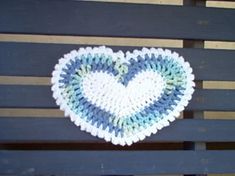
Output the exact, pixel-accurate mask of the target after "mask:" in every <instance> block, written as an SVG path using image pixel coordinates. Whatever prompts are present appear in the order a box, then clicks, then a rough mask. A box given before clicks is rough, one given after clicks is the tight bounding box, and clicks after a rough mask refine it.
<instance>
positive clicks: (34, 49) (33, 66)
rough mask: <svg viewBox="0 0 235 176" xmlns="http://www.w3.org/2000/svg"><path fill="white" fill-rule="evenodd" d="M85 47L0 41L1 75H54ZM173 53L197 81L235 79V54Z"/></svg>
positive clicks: (195, 50)
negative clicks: (67, 57)
mask: <svg viewBox="0 0 235 176" xmlns="http://www.w3.org/2000/svg"><path fill="white" fill-rule="evenodd" d="M82 46H83V45H68V44H35V43H34V44H33V43H9V42H0V75H18V76H51V72H52V71H53V68H54V65H55V64H56V63H57V62H58V59H59V58H60V57H62V56H63V55H64V54H66V53H68V52H70V51H71V50H73V49H78V48H79V47H82ZM112 48H113V50H114V51H118V50H123V51H124V52H125V51H127V50H130V51H132V50H133V49H135V47H117V46H112ZM171 50H173V51H177V52H178V53H180V55H182V56H184V58H185V60H187V61H188V62H189V63H190V64H191V66H192V68H193V71H194V74H195V77H196V79H197V80H228V81H232V80H235V77H234V75H235V69H234V65H235V59H234V55H235V51H231V50H230V51H228V50H205V49H189V48H188V49H186V48H184V49H179V48H177V49H176V48H172V49H171ZM42 68H43V69H42ZM218 71H219V73H220V74H218Z"/></svg>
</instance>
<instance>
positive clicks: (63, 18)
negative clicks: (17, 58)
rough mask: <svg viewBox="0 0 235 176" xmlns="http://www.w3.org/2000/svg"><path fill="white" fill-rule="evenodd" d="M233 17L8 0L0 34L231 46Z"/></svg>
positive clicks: (0, 10) (0, 15)
mask: <svg viewBox="0 0 235 176" xmlns="http://www.w3.org/2000/svg"><path fill="white" fill-rule="evenodd" d="M234 17H235V11H234V10H230V9H216V8H204V7H202V8H199V7H189V6H188V7H180V6H164V5H149V4H148V5H146V4H127V3H107V2H87V1H85V2H84V1H83V2H81V1H72V0H71V1H39V0H36V1H35V0H27V1H26V2H25V3H21V2H20V1H17V0H12V1H2V2H1V5H0V22H1V26H0V32H1V33H24V34H57V35H81V36H84V35H85V36H116V37H147V38H156V37H157V38H175V39H204V40H228V41H233V40H235V33H234V30H233V29H234V27H235V21H234ZM224 19H226V20H224Z"/></svg>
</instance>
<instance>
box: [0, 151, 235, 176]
mask: <svg viewBox="0 0 235 176" xmlns="http://www.w3.org/2000/svg"><path fill="white" fill-rule="evenodd" d="M182 156H183V157H182ZM234 163H235V151H233V150H232V151H0V173H1V174H17V175H44V174H46V175H57V174H58V175H85V174H87V175H88V174H99V175H134V174H207V173H234V172H235V167H234Z"/></svg>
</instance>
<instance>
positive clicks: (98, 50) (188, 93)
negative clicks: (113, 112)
mask: <svg viewBox="0 0 235 176" xmlns="http://www.w3.org/2000/svg"><path fill="white" fill-rule="evenodd" d="M87 54H91V55H94V54H100V55H101V54H105V55H111V56H112V58H113V60H116V59H117V58H120V59H121V62H122V63H129V60H130V58H133V59H135V58H137V56H138V55H140V56H142V57H143V56H145V55H146V54H147V55H149V56H151V54H154V55H155V56H156V57H157V56H158V55H163V56H169V57H170V58H174V59H175V60H176V61H177V62H179V63H180V64H181V65H182V66H183V68H184V70H185V72H186V75H187V79H188V80H187V86H186V90H185V94H184V95H183V96H182V97H181V100H180V101H179V102H178V105H177V106H175V107H174V110H173V111H170V113H169V115H168V116H165V118H164V119H162V120H160V121H159V122H158V123H155V124H154V125H152V126H151V127H149V128H147V129H143V130H142V131H140V132H137V133H136V134H135V135H132V136H131V137H120V136H119V137H116V136H115V134H114V132H113V133H109V132H108V129H107V128H106V129H105V130H103V129H102V126H100V127H99V128H97V127H95V126H93V125H91V124H90V123H87V122H86V121H84V120H83V119H82V118H81V116H79V115H76V114H75V113H74V112H73V111H71V110H70V108H69V107H68V106H67V104H66V103H65V102H64V101H63V98H62V96H61V89H60V88H59V86H60V85H61V83H59V77H60V74H61V73H63V71H62V68H64V67H66V63H68V62H69V61H70V60H74V59H75V56H80V55H87ZM193 80H194V75H193V73H192V68H191V67H190V64H189V63H188V62H185V61H184V58H183V57H182V56H179V54H178V53H176V52H172V51H171V50H168V49H165V50H164V49H162V48H157V49H156V48H150V49H148V48H145V47H143V48H142V50H134V51H133V52H130V51H127V52H126V53H125V54H124V53H123V52H122V51H118V52H115V53H114V52H113V50H112V49H111V48H108V47H105V46H100V47H93V48H91V47H86V48H79V50H72V51H71V52H70V53H67V54H65V55H64V57H62V58H60V59H59V62H58V63H57V64H56V65H55V67H54V71H53V72H52V78H51V83H52V87H51V90H52V92H53V98H54V99H55V100H56V104H57V105H58V106H59V107H60V110H63V111H64V114H65V116H69V117H70V119H71V121H72V122H74V123H75V124H76V125H77V126H80V129H81V130H82V131H86V132H89V133H90V134H91V135H93V136H96V137H99V138H103V139H104V140H105V141H107V142H112V143H113V144H115V145H118V144H119V145H122V146H124V145H131V144H133V143H136V142H138V141H141V140H144V139H145V138H146V137H148V136H150V135H152V134H156V133H157V132H158V130H161V129H162V128H163V127H166V126H169V125H170V122H173V121H174V120H175V119H176V118H177V117H178V116H179V115H180V112H182V111H183V110H184V108H185V107H186V106H187V105H188V103H189V101H190V99H191V98H192V94H193V92H194V87H195V83H194V82H193Z"/></svg>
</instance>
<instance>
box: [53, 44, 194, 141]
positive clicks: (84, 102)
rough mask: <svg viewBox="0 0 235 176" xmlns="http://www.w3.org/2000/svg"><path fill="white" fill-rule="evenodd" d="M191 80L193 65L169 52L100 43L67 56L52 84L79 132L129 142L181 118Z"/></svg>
mask: <svg viewBox="0 0 235 176" xmlns="http://www.w3.org/2000/svg"><path fill="white" fill-rule="evenodd" d="M193 80H194V75H193V74H192V68H191V67H190V65H189V63H188V62H185V61H184V59H183V57H182V56H179V55H178V54H177V53H175V52H173V53H172V52H171V51H170V50H163V49H155V48H151V49H147V48H143V49H142V50H134V52H133V53H130V52H129V51H128V52H126V54H124V53H123V52H122V51H119V52H117V53H115V52H113V51H112V49H110V48H106V47H104V46H101V47H94V48H91V47H87V48H80V49H79V50H78V51H75V50H74V51H71V52H70V53H69V54H66V55H64V58H61V59H60V60H59V63H58V64H56V66H55V70H54V71H53V73H52V79H51V82H52V91H53V97H54V98H55V99H56V103H57V105H59V106H60V109H61V110H64V111H65V116H70V118H71V120H72V121H73V122H74V123H75V124H76V125H78V126H80V127H81V130H85V131H87V132H89V133H91V134H92V135H94V136H98V137H100V138H104V139H105V140H106V141H111V142H112V143H113V144H120V145H126V144H127V145H131V144H132V143H134V142H137V141H140V140H143V139H144V138H145V137H146V136H150V135H151V134H155V133H156V132H157V131H158V130H160V129H162V128H163V127H165V126H168V125H169V122H172V121H174V120H175V118H176V117H178V116H179V113H180V112H181V111H183V110H184V107H185V106H187V104H188V102H189V100H190V99H191V98H192V93H193V92H194V89H193V87H194V86H195V84H194V82H193Z"/></svg>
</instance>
